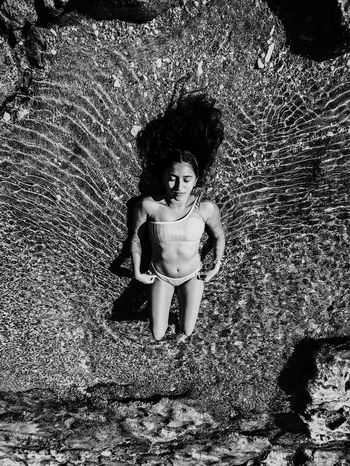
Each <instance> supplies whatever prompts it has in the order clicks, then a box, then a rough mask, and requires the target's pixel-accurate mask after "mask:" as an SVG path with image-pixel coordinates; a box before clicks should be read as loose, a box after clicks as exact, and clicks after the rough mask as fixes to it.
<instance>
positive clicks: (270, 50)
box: [265, 42, 275, 63]
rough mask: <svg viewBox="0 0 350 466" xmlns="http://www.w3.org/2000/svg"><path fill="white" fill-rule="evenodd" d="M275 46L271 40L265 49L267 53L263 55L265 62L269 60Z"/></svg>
mask: <svg viewBox="0 0 350 466" xmlns="http://www.w3.org/2000/svg"><path fill="white" fill-rule="evenodd" d="M274 48H275V43H274V42H272V43H271V44H270V45H269V48H268V49H267V53H266V55H265V63H268V62H269V61H270V60H271V57H272V53H273V49H274Z"/></svg>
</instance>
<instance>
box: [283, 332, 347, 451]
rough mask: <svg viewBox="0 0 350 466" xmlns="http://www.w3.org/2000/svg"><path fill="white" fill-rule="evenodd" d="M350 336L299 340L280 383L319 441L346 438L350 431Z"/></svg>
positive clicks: (310, 432) (339, 440) (313, 435)
mask: <svg viewBox="0 0 350 466" xmlns="http://www.w3.org/2000/svg"><path fill="white" fill-rule="evenodd" d="M349 365H350V337H343V338H341V337H340V338H324V339H318V340H313V339H306V340H304V341H302V342H300V343H299V344H298V345H297V347H296V348H295V351H294V353H293V355H292V356H291V358H290V359H289V361H288V362H287V364H286V366H285V368H284V370H283V371H282V373H281V375H280V378H279V383H280V386H281V388H282V389H283V390H285V391H286V392H287V393H288V395H289V397H290V401H291V408H292V409H293V410H294V411H295V412H297V413H298V414H299V415H300V418H301V419H302V420H303V422H304V423H305V425H306V427H307V429H308V433H309V435H310V437H311V439H312V440H313V441H314V442H315V443H318V444H328V443H330V442H336V441H338V442H341V441H345V442H347V441H348V440H349V433H350V397H349V389H350V383H349Z"/></svg>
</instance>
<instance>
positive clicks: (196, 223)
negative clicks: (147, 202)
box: [149, 196, 205, 243]
mask: <svg viewBox="0 0 350 466" xmlns="http://www.w3.org/2000/svg"><path fill="white" fill-rule="evenodd" d="M200 200H201V196H198V197H197V198H196V200H195V201H194V203H193V205H192V207H191V209H190V210H189V212H187V214H186V215H185V216H184V217H181V218H179V219H178V220H172V221H170V222H154V221H150V222H149V231H150V238H151V241H152V243H168V242H182V241H199V240H200V239H201V237H202V235H203V233H204V226H205V224H204V220H203V218H202V216H201V215H200V213H199V204H200Z"/></svg>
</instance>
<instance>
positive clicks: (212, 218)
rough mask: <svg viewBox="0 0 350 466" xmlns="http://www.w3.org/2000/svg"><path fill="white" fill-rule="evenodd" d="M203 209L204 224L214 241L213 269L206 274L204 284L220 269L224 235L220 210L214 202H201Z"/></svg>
mask: <svg viewBox="0 0 350 466" xmlns="http://www.w3.org/2000/svg"><path fill="white" fill-rule="evenodd" d="M203 204H204V208H205V214H206V215H205V223H206V225H207V227H208V229H209V232H210V233H211V235H212V236H213V237H214V240H215V250H214V256H215V257H214V267H213V268H212V269H211V270H209V271H208V272H207V273H206V276H205V279H204V281H205V282H208V281H209V280H211V279H212V278H213V277H214V275H216V274H217V273H218V271H219V269H220V267H221V261H222V257H223V255H224V249H225V234H224V230H223V228H222V224H221V217H220V210H219V208H218V206H217V205H216V204H215V202H212V201H209V200H208V201H207V200H206V201H203Z"/></svg>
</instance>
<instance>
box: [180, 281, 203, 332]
mask: <svg viewBox="0 0 350 466" xmlns="http://www.w3.org/2000/svg"><path fill="white" fill-rule="evenodd" d="M203 289H204V282H203V281H202V280H198V279H197V277H194V278H191V279H190V280H188V281H187V282H185V283H183V284H182V285H180V286H179V287H178V289H177V290H178V297H179V305H180V323H181V326H182V329H183V331H184V332H185V333H186V334H191V333H192V332H193V329H194V326H195V323H196V320H197V317H198V311H199V306H200V304H201V301H202V296H203Z"/></svg>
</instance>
